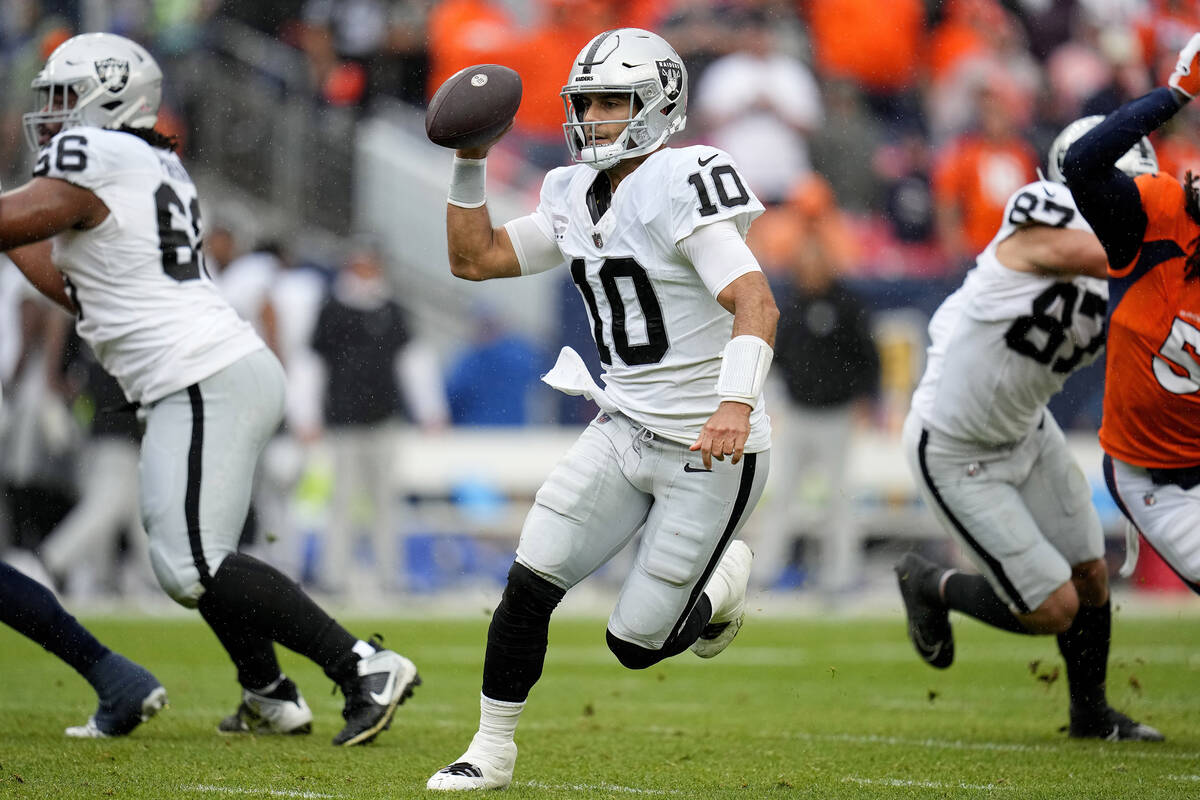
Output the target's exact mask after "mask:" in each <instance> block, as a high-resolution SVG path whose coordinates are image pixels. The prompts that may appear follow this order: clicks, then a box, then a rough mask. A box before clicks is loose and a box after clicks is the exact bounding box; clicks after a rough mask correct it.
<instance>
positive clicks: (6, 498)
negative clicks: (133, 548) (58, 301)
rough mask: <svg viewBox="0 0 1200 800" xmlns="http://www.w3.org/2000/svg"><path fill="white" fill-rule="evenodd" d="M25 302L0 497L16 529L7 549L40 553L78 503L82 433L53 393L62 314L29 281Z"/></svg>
mask: <svg viewBox="0 0 1200 800" xmlns="http://www.w3.org/2000/svg"><path fill="white" fill-rule="evenodd" d="M19 298H20V299H19V305H18V307H17V315H18V316H17V318H18V320H19V330H20V333H19V339H18V341H19V342H20V345H19V348H18V350H17V357H16V361H15V363H14V364H13V367H12V369H13V373H12V379H11V381H10V382H9V384H8V386H7V387H6V389H5V392H4V415H3V417H2V418H0V419H2V421H3V428H2V429H0V498H2V500H3V502H4V503H5V505H6V506H7V511H8V519H9V521H10V524H11V530H10V536H11V539H10V541H9V544H10V545H11V546H13V547H17V548H20V549H23V550H35V549H37V547H38V545H39V544H40V543H41V541H42V539H44V538H45V537H46V534H48V533H49V532H50V531H51V530H52V529H53V528H54V526H55V525H57V524H58V523H59V522H60V521H61V520H62V518H63V517H64V516H66V514H67V512H69V511H70V510H71V506H72V505H73V504H74V502H75V481H74V476H75V456H76V454H77V453H78V450H79V445H80V440H81V438H82V431H80V429H79V426H78V425H77V424H76V422H75V420H74V418H72V416H71V413H70V411H69V410H68V409H67V407H66V405H65V404H64V403H63V402H62V400H61V398H60V397H59V396H58V395H57V394H55V393H54V392H52V391H51V389H50V380H51V376H50V375H49V370H50V364H49V363H48V358H47V352H48V351H47V346H46V343H47V341H48V338H49V337H48V333H49V332H50V331H51V330H52V328H53V327H54V325H55V324H56V323H55V320H56V317H58V316H59V315H61V314H62V313H63V312H62V311H61V310H59V309H58V308H57V307H56V306H54V305H52V304H51V303H50V302H49V301H48V300H46V299H45V298H43V297H42V296H41V295H40V294H38V293H37V291H36V290H35V289H34V288H33V287H32V286H31V285H30V284H28V283H25V282H24V281H22V286H21V291H20V294H19ZM57 368H58V365H55V369H57Z"/></svg>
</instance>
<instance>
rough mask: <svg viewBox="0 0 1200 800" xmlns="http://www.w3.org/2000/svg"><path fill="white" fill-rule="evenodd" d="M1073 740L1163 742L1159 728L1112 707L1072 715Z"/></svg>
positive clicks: (1163, 738)
mask: <svg viewBox="0 0 1200 800" xmlns="http://www.w3.org/2000/svg"><path fill="white" fill-rule="evenodd" d="M1068 730H1069V735H1070V737H1071V738H1072V739H1103V740H1104V741H1106V742H1161V741H1164V740H1165V737H1164V736H1163V735H1162V734H1161V733H1159V731H1158V729H1157V728H1151V727H1150V726H1149V725H1144V724H1142V723H1141V722H1137V721H1135V720H1132V719H1130V718H1129V717H1127V716H1125V715H1124V714H1122V713H1121V712H1120V711H1117V710H1116V709H1115V708H1113V707H1111V706H1105V708H1104V710H1102V711H1100V712H1099V713H1092V714H1086V715H1085V714H1075V713H1072V714H1071V725H1070V728H1069V729H1068Z"/></svg>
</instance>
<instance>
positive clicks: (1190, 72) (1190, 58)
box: [1167, 33, 1200, 100]
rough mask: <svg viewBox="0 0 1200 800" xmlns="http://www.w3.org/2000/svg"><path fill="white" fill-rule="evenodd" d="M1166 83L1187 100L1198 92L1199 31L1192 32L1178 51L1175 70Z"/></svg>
mask: <svg viewBox="0 0 1200 800" xmlns="http://www.w3.org/2000/svg"><path fill="white" fill-rule="evenodd" d="M1167 84H1168V85H1169V86H1170V87H1171V88H1172V89H1174V90H1175V91H1177V92H1179V93H1180V94H1182V95H1184V97H1185V98H1186V99H1187V100H1191V99H1193V98H1194V97H1195V96H1196V95H1198V94H1200V33H1194V34H1192V38H1191V39H1189V40H1188V43H1187V45H1185V46H1184V48H1183V49H1182V50H1180V51H1179V60H1178V61H1176V62H1175V71H1174V72H1172V73H1171V77H1170V79H1169V80H1168V81H1167Z"/></svg>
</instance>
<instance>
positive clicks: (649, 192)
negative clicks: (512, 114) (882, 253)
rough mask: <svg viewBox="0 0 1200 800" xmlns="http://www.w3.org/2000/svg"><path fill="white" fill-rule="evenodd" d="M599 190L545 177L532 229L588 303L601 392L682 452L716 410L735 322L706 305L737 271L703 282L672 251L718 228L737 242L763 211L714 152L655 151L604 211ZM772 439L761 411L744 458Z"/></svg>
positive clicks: (585, 173)
mask: <svg viewBox="0 0 1200 800" xmlns="http://www.w3.org/2000/svg"><path fill="white" fill-rule="evenodd" d="M593 187H595V188H593ZM608 187H609V183H608V178H607V176H606V175H605V174H604V173H603V172H597V171H596V170H594V169H592V168H591V167H589V166H587V165H583V164H578V165H574V166H570V167H560V168H558V169H554V170H551V171H550V172H549V173H548V174H547V175H546V179H545V181H544V182H543V184H542V194H541V202H540V204H539V205H538V208H537V210H536V211H535V212H534V214H533V220H534V222H535V223H536V224H537V225H538V227H539V228H540V229H541V231H542V233H543V234H545V235H546V236H547V237H548V238H549V239H550V240H551V241H554V242H555V243H556V244H557V245H558V247H559V249H560V250H561V252H562V256H563V259H564V261H565V262H566V263H567V264H568V265H569V266H570V270H571V278H572V280H574V282H575V286H576V288H577V289H578V290H579V293H580V295H581V296H582V297H583V301H584V303H585V304H586V305H587V310H588V314H589V316H590V318H591V320H592V335H593V338H594V339H595V341H596V349H597V350H598V351H599V354H600V361H601V362H602V363H603V364H604V382H605V393H606V394H607V395H608V396H609V398H610V399H611V400H612V401H613V403H614V404H615V405H616V406H617V408H619V409H620V411H621V412H622V413H624V414H625V415H626V416H628V417H629V418H630V419H633V420H634V421H636V422H637V423H639V424H641V425H643V426H645V427H646V428H648V429H649V430H651V431H653V432H654V433H655V434H658V435H660V436H663V437H665V438H667V439H670V440H673V441H676V442H681V443H684V444H689V445H690V444H691V443H692V442H694V441H695V440H696V438H697V437H698V436H699V435H700V431H701V429H702V428H703V426H704V423H705V422H707V421H708V419H709V417H711V416H712V415H713V413H714V412H715V411H716V410H717V406H718V405H720V399H719V398H718V396H717V390H716V387H717V377H718V375H719V374H720V371H721V359H720V355H721V351H722V350H723V349H724V347H725V345H726V344H728V343H729V339H730V336H731V334H732V332H733V315H731V314H730V313H729V312H728V311H726V310H725V309H724V308H723V307H722V306H721V304H720V303H718V302H717V300H716V295H717V294H719V293H720V291H721V290H722V289H723V288H725V286H726V285H728V283H729V282H730V281H732V280H733V278H736V277H737V276H738V275H739V274H743V273H738V272H736V270H737V269H738V268H739V267H742V266H743V265H741V264H730V265H729V268H730V271H731V272H730V274H729V275H728V276H723V277H717V276H705V277H702V276H701V275H700V274H699V273H698V272H697V271H696V268H695V267H694V266H693V265H692V263H691V262H690V261H689V260H688V259H687V258H686V256H684V255H683V253H682V252H680V250H679V248H678V247H677V244H678V242H679V241H680V240H681V239H683V238H685V237H687V236H688V235H690V234H691V233H692V232H693V231H694V230H696V229H697V228H699V227H701V226H704V225H708V224H711V223H713V222H717V221H720V220H732V221H733V222H734V223H735V224H736V225H737V227H738V230H739V232H740V233H741V234H742V236H743V237H745V235H746V232H747V231H748V230H749V228H750V222H751V221H752V220H753V219H754V218H755V217H757V216H758V215H759V214H761V213H762V212H763V207H762V204H761V203H760V202H759V201H758V198H756V197H755V196H754V194H753V192H751V191H750V188H749V187H748V186H746V184H745V182H744V181H743V180H742V178H741V176H740V175H739V174H738V172H737V169H736V168H735V167H734V165H733V162H732V161H731V159H730V158H729V156H728V155H727V154H725V153H723V152H721V151H719V150H715V149H714V148H712V147H685V148H678V149H676V148H664V149H662V150H659V151H658V152H656V153H654V154H653V155H651V156H650V157H649V158H647V159H646V160H645V161H644V162H642V163H641V164H640V165H639V166H638V167H637V169H635V170H634V171H633V172H632V173H630V174H629V175H628V176H626V177H625V178H624V180H622V181H621V183H620V185H619V186H618V187H617V190H616V192H615V193H614V194H613V196H612V198H611V206H610V207H608V208H607V210H606V211H605V210H604V207H605V201H606V200H607V196H608ZM598 212H603V213H598ZM706 280H707V282H706ZM770 437H771V432H770V422H769V420H768V418H767V415H766V412H765V409H764V404H763V403H762V402H760V403H759V404H758V406H757V408H755V409H754V411H753V412H751V415H750V437H749V439H748V441H747V442H746V452H751V453H753V452H759V451H762V450H766V449H768V448H769V447H770Z"/></svg>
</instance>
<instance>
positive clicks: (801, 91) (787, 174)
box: [692, 9, 824, 205]
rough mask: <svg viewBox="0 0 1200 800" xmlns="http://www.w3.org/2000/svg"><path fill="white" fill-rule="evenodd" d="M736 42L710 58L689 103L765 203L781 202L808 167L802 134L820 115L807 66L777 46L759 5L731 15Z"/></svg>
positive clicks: (819, 120) (818, 99) (805, 134)
mask: <svg viewBox="0 0 1200 800" xmlns="http://www.w3.org/2000/svg"><path fill="white" fill-rule="evenodd" d="M733 30H734V31H736V32H735V33H732V34H731V40H732V41H733V42H734V43H735V46H736V49H735V50H734V51H733V52H732V53H730V54H729V55H726V56H722V57H721V58H719V59H717V60H716V61H714V62H713V63H712V64H710V65H709V67H708V69H707V70H706V71H705V73H704V75H703V77H702V78H701V79H700V82H699V83H698V84H696V89H695V94H693V95H692V104H693V108H695V115H696V116H697V117H698V118H699V119H698V120H697V121H698V122H700V123H701V126H702V127H703V129H704V130H705V131H707V136H706V137H705V138H706V139H707V140H708V141H710V142H711V143H712V144H714V145H715V146H717V147H719V148H721V149H722V150H724V151H725V152H727V153H729V154H730V155H731V156H732V157H733V160H734V161H735V162H736V163H737V166H738V170H739V171H740V172H741V173H742V176H743V177H744V178H745V179H746V182H747V183H748V184H749V185H750V186H751V187H753V189H754V193H755V194H756V195H758V197H759V199H761V200H762V201H763V203H765V204H768V205H770V204H772V203H779V202H782V201H783V200H784V199H785V198H786V196H787V193H788V191H789V189H790V188H791V186H792V185H794V183H795V182H796V181H797V180H798V179H799V178H800V177H801V176H803V175H804V174H806V173H807V172H808V171H809V170H810V169H811V168H812V166H811V164H810V162H809V156H808V143H807V137H808V136H809V135H810V134H811V133H812V132H813V131H814V130H815V129H817V128H818V127H820V125H821V123H822V122H823V120H824V111H823V110H822V107H821V95H820V90H819V89H818V87H817V82H816V80H815V79H814V78H813V75H812V73H811V72H810V71H809V69H808V67H806V66H805V65H804V63H803V62H801V61H800V60H799V59H797V58H795V57H793V56H791V55H788V54H786V53H783V52H781V51H780V50H779V48H778V42H777V41H776V38H775V31H774V30H773V27H772V23H771V21H770V20H769V19H768V18H767V16H766V15H765V14H764V13H762V11H761V10H758V9H754V10H748V11H745V12H744V13H743V14H741V15H740V17H739V18H737V19H735V20H734V21H733Z"/></svg>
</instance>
